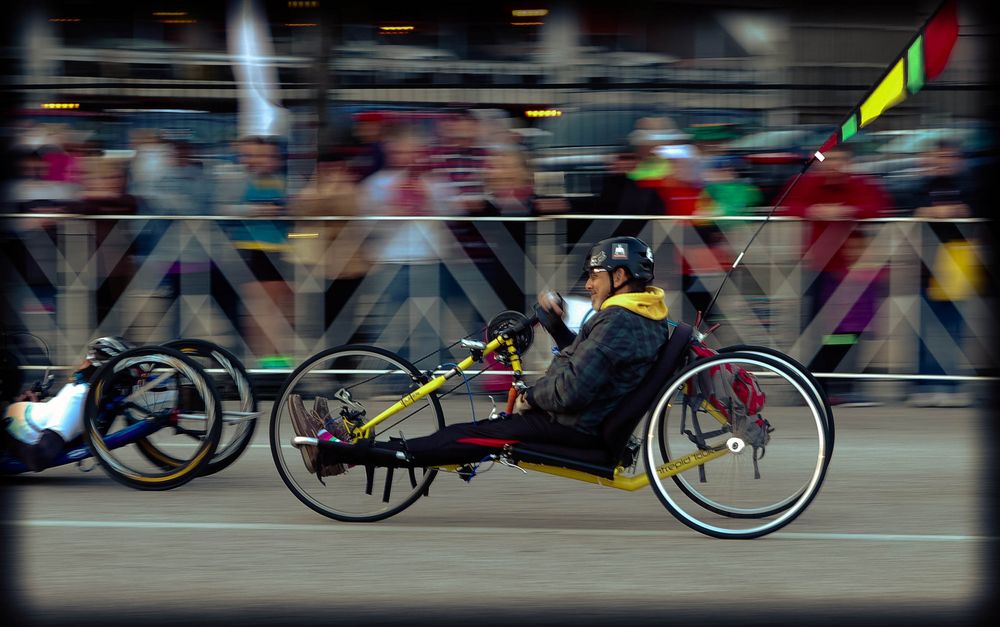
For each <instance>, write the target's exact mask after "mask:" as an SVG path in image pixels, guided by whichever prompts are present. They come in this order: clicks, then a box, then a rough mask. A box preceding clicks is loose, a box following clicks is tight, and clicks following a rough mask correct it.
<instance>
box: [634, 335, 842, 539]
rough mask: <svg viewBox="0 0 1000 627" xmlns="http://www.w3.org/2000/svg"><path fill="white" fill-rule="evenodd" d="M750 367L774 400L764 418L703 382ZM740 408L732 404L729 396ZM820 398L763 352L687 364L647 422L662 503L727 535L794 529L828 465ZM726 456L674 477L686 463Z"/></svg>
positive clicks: (649, 456)
mask: <svg viewBox="0 0 1000 627" xmlns="http://www.w3.org/2000/svg"><path fill="white" fill-rule="evenodd" d="M727 366H729V367H733V368H744V369H746V370H747V371H749V372H751V373H752V374H753V375H754V376H755V377H756V378H757V380H758V382H759V384H760V386H761V388H762V389H763V391H764V393H765V395H766V401H765V404H764V409H763V410H762V414H763V415H762V418H766V420H767V421H768V422H769V423H770V426H772V427H773V429H774V431H773V433H770V432H768V431H767V429H766V428H765V429H761V428H760V427H758V426H757V423H756V420H755V419H756V416H752V417H745V416H740V415H739V412H733V411H728V410H727V412H726V413H727V414H728V415H729V416H731V417H726V416H724V415H723V413H722V412H720V411H719V410H718V409H717V406H716V405H714V404H711V403H710V402H709V401H707V400H706V399H705V398H704V397H703V396H700V395H699V394H698V391H699V390H703V389H704V388H705V385H704V379H705V378H706V377H708V376H709V374H710V373H711V372H713V371H714V369H716V368H720V367H727ZM721 400H722V402H723V406H724V407H730V408H731V407H732V406H733V405H732V403H731V402H730V401H729V399H726V398H723V399H721ZM828 440H829V435H828V430H827V421H826V417H825V415H824V411H823V409H822V405H821V402H820V401H819V399H817V397H816V395H815V394H814V393H813V391H812V390H811V389H810V388H809V387H808V385H807V384H806V383H805V381H804V379H803V377H802V376H801V374H800V373H797V372H795V371H793V370H792V369H791V368H789V367H788V365H787V364H786V363H783V362H781V361H778V360H776V359H774V358H772V357H769V356H766V355H762V354H759V353H725V354H718V355H713V356H711V357H707V358H705V359H699V360H697V361H695V362H692V363H691V364H689V365H688V366H687V367H685V368H684V369H683V370H682V371H681V372H680V373H679V374H678V375H677V376H676V377H675V378H674V379H673V380H672V381H671V382H670V383H668V384H667V386H666V387H665V389H664V391H663V393H662V394H661V396H660V400H659V401H658V403H657V405H656V407H655V408H654V410H653V412H652V413H651V414H650V417H649V420H648V422H647V425H646V435H645V455H644V457H645V462H646V472H647V476H648V477H649V480H650V484H651V486H652V487H653V490H654V491H655V492H656V494H657V497H658V498H659V499H660V501H661V502H662V503H663V505H664V506H665V507H666V508H667V510H668V511H670V513H671V514H673V515H674V516H675V517H676V518H677V519H678V520H680V521H681V522H682V523H684V524H685V525H687V526H689V527H691V528H693V529H695V530H697V531H700V532H701V533H705V534H707V535H710V536H714V537H719V538H755V537H758V536H762V535H765V534H767V533H771V532H773V531H775V530H777V529H780V528H781V527H783V526H785V525H787V524H788V523H789V522H791V521H792V520H794V519H795V518H796V517H797V516H798V515H799V514H801V513H802V512H803V511H804V510H805V508H806V507H807V506H808V505H809V503H810V502H811V501H812V499H813V498H814V497H815V496H816V493H817V492H818V491H819V488H820V486H821V485H822V482H823V479H824V477H825V474H826V469H827V466H828V464H829V455H828V454H827V452H828V448H829V447H828ZM713 451H727V452H726V453H725V454H723V456H722V457H720V458H718V459H715V460H712V461H709V462H707V463H705V464H704V465H702V466H697V467H694V468H692V469H689V470H685V471H683V472H680V473H678V474H675V475H673V476H669V475H668V474H667V473H666V470H667V469H668V468H670V467H671V466H673V465H674V464H677V463H682V462H684V461H685V460H688V459H694V458H697V457H699V456H701V455H703V454H705V453H707V452H713Z"/></svg>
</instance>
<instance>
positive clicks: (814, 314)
mask: <svg viewBox="0 0 1000 627" xmlns="http://www.w3.org/2000/svg"><path fill="white" fill-rule="evenodd" d="M850 159H851V154H850V152H849V150H848V149H847V147H846V146H844V145H843V144H840V145H838V146H836V147H835V148H834V149H832V150H830V151H829V152H827V153H826V160H825V161H823V162H822V163H819V164H817V165H816V166H814V168H815V169H814V170H813V171H812V172H809V173H808V174H806V175H805V176H803V177H802V178H801V179H800V180H799V183H798V185H797V186H796V187H795V188H794V189H793V190H792V192H790V193H789V195H788V197H787V198H786V200H785V207H784V209H783V213H784V214H785V215H790V216H797V217H802V218H805V219H806V220H807V221H808V224H807V227H806V229H807V233H808V234H807V236H806V240H805V242H806V248H805V259H806V263H807V264H808V267H809V270H810V271H811V273H812V275H813V277H814V278H813V279H812V280H811V281H810V280H808V279H807V283H806V285H807V286H808V287H807V288H806V290H805V299H804V300H805V301H806V306H807V307H808V316H807V318H806V321H807V325H808V326H807V327H806V328H807V329H811V330H812V334H813V335H814V336H818V337H819V338H822V339H820V340H819V341H820V343H821V344H823V343H830V342H840V341H842V339H843V338H839V337H837V336H838V334H837V333H836V330H837V328H838V325H839V324H840V322H841V321H842V320H844V319H845V317H847V316H848V314H849V313H850V311H851V310H850V309H849V308H848V303H845V302H843V301H841V300H839V298H838V299H835V300H831V298H832V297H833V295H834V294H835V293H836V292H837V289H838V287H839V286H840V284H841V282H842V281H844V280H845V278H846V277H848V276H849V275H850V273H851V272H852V270H853V269H854V268H855V266H856V263H857V262H858V260H859V259H860V255H859V253H858V251H859V250H864V249H866V248H867V244H868V238H867V236H866V235H865V233H864V231H863V230H861V229H860V228H859V226H858V225H857V224H856V221H857V220H861V219H866V218H877V217H881V216H884V215H886V213H887V212H888V210H889V208H890V206H891V200H890V198H889V196H888V195H887V194H886V192H885V191H884V190H883V189H882V187H881V186H880V185H879V184H878V183H877V182H876V181H875V180H874V179H872V178H870V177H868V176H865V175H860V174H852V173H850V172H849V171H848V170H847V166H848V164H849V163H850ZM849 239H850V242H849ZM848 243H850V245H849V246H848V245H847V244H848ZM874 276H875V277H876V278H875V279H874V280H876V281H882V280H884V273H882V272H881V271H879V272H875V273H874ZM852 284H853V285H855V287H857V286H858V285H859V284H858V283H857V282H855V281H854V278H853V277H852ZM854 331H857V330H856V329H855V330H854ZM858 334H859V336H860V332H858ZM856 340H857V338H855V344H852V345H851V346H852V347H853V346H855V345H856ZM844 383H845V385H844V386H843V387H842V388H841V390H838V391H843V393H844V396H843V397H839V398H831V402H835V401H836V402H838V404H841V403H842V404H848V403H850V404H854V403H856V402H857V403H860V402H863V401H861V400H860V399H855V398H851V397H852V396H853V394H852V390H853V387H854V386H853V385H852V384H851V382H850V380H845V381H844ZM826 388H827V391H828V394H829V393H830V392H832V391H834V389H835V388H836V386H833V387H831V386H830V385H826ZM866 404H867V403H866Z"/></svg>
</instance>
